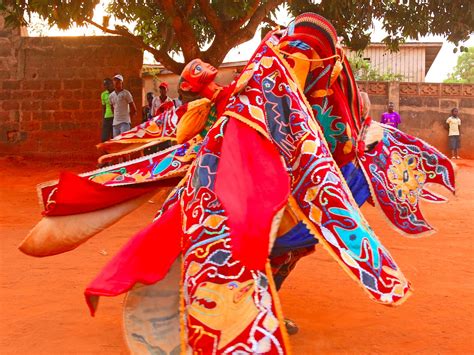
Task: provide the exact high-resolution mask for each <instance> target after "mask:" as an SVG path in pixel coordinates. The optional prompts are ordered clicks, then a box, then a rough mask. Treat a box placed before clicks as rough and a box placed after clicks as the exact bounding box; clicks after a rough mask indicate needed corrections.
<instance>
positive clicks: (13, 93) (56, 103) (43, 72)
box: [0, 17, 143, 160]
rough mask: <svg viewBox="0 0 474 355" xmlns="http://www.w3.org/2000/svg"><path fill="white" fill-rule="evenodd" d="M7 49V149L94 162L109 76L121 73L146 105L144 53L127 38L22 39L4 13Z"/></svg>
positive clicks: (1, 53)
mask: <svg viewBox="0 0 474 355" xmlns="http://www.w3.org/2000/svg"><path fill="white" fill-rule="evenodd" d="M0 48H1V49H0V154H2V155H8V154H14V155H23V156H29V157H37V158H52V159H69V160H70V159H83V160H84V159H86V160H94V159H95V158H96V157H97V154H98V153H97V150H96V148H95V145H96V144H97V143H99V142H100V132H101V122H102V106H101V102H100V94H101V92H102V91H103V88H102V82H103V79H104V78H105V77H112V76H113V75H114V74H116V73H121V74H122V75H123V76H124V78H125V80H124V86H125V88H126V89H128V90H129V91H130V92H131V93H132V95H133V97H134V100H135V103H136V105H137V109H138V110H140V109H141V102H142V97H141V96H142V79H141V68H142V63H143V52H142V51H141V50H140V49H138V48H136V47H135V46H134V45H133V44H132V43H131V42H130V41H129V40H127V39H125V38H122V37H112V36H103V37H44V38H33V37H31V38H29V37H21V36H20V33H19V30H10V29H7V28H5V27H4V23H3V19H2V18H1V17H0ZM139 112H140V111H139ZM139 116H140V115H137V117H136V118H135V120H136V121H135V122H133V123H132V124H138V123H139V121H140V119H141V117H139Z"/></svg>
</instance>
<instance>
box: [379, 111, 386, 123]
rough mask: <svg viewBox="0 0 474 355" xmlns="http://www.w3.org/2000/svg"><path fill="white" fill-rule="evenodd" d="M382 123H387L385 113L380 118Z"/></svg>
mask: <svg viewBox="0 0 474 355" xmlns="http://www.w3.org/2000/svg"><path fill="white" fill-rule="evenodd" d="M380 123H385V113H382V115H381V116H380Z"/></svg>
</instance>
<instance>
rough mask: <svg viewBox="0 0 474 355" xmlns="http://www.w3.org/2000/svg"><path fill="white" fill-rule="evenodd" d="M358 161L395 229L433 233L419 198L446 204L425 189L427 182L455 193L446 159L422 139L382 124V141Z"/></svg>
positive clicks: (451, 173)
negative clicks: (422, 210)
mask: <svg viewBox="0 0 474 355" xmlns="http://www.w3.org/2000/svg"><path fill="white" fill-rule="evenodd" d="M371 124H372V125H377V124H378V123H377V122H373V123H371ZM360 162H361V166H362V168H363V169H364V172H365V175H366V177H367V181H369V183H370V185H371V190H372V195H373V196H375V200H376V201H377V204H378V206H380V208H381V210H382V211H383V213H384V214H385V216H386V217H387V218H388V220H389V221H390V222H391V223H392V224H393V225H394V226H395V227H396V228H397V229H399V230H400V231H402V232H404V233H406V234H408V235H411V236H416V235H419V234H421V233H424V232H429V231H432V230H433V227H431V226H430V225H429V224H428V222H427V221H426V220H425V218H424V217H423V214H422V213H421V208H420V207H421V206H420V199H425V200H428V201H431V202H443V201H445V199H444V198H443V197H441V196H439V195H436V194H434V193H432V192H430V191H428V190H427V189H426V188H425V186H426V184H429V183H433V184H439V185H441V186H444V187H445V188H447V189H448V190H449V191H451V192H454V168H453V164H452V163H451V161H450V160H449V159H448V158H447V157H446V156H444V155H443V154H441V153H440V152H438V151H437V150H436V149H435V148H433V147H431V146H430V145H428V144H427V143H425V142H423V141H422V140H421V139H418V138H416V137H412V136H409V135H408V134H405V133H403V132H401V131H399V130H397V129H396V128H393V127H389V126H386V125H383V138H382V139H381V140H380V142H378V144H377V145H376V146H375V147H374V148H373V149H372V150H371V151H369V152H365V153H364V155H363V156H361V157H360Z"/></svg>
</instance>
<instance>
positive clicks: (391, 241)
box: [0, 160, 474, 354]
mask: <svg viewBox="0 0 474 355" xmlns="http://www.w3.org/2000/svg"><path fill="white" fill-rule="evenodd" d="M458 166H459V172H458V181H457V185H458V192H457V194H456V196H454V197H451V200H450V202H449V203H447V204H443V205H433V204H427V203H426V204H425V205H424V206H423V207H424V212H425V214H426V216H427V217H428V219H429V220H430V222H432V224H433V225H435V226H436V227H437V228H438V230H439V231H438V233H437V234H435V235H434V236H431V237H427V238H422V239H418V240H415V239H407V238H403V237H401V236H399V235H398V234H397V233H396V232H394V231H393V230H391V229H390V228H389V227H388V225H387V224H386V223H385V222H384V220H383V218H382V217H381V215H379V213H378V212H377V211H376V210H375V209H374V208H371V207H370V206H369V207H366V208H364V209H363V211H364V214H365V215H366V217H367V218H368V220H369V221H370V222H371V226H372V227H373V228H374V230H375V231H376V233H377V234H378V235H379V236H380V238H381V239H382V241H383V242H384V244H385V245H386V246H387V248H388V249H389V250H390V251H391V254H392V256H393V257H394V258H395V260H396V261H397V262H398V264H399V266H400V267H401V269H402V270H403V271H404V273H405V275H406V276H407V278H408V279H410V281H411V282H412V284H413V286H414V288H415V292H414V294H413V295H412V296H411V298H410V299H408V300H407V302H405V303H404V304H403V305H402V306H400V307H395V308H391V307H385V306H381V305H378V304H375V303H374V302H372V301H370V300H369V299H368V298H367V296H366V295H365V294H364V292H363V291H362V290H361V289H360V288H359V287H358V286H357V285H356V284H355V283H354V282H353V281H352V280H350V279H349V277H347V276H346V275H345V273H344V272H343V271H342V270H341V269H340V268H339V267H338V266H337V265H336V263H335V262H334V261H333V260H332V259H331V257H330V256H329V255H328V254H327V253H326V252H325V251H324V250H323V249H322V248H319V249H317V251H316V253H315V254H313V255H311V256H309V257H307V258H305V259H304V260H302V261H301V263H300V264H299V265H298V266H297V268H296V270H295V271H294V273H293V274H292V275H291V276H290V278H289V280H288V281H287V283H286V284H285V285H284V287H283V290H282V291H281V300H282V305H283V310H284V313H285V316H287V317H289V318H291V319H293V320H294V321H296V322H297V323H298V325H299V327H300V332H299V333H298V334H297V335H295V336H292V337H291V338H290V339H291V344H292V348H293V352H294V353H295V354H313V353H325V354H331V353H338V354H339V353H346V354H348V353H357V354H368V353H374V354H375V353H376V354H382V353H383V354H392V353H398V354H408V353H417V354H420V353H421V354H465V353H474V341H473V339H474V314H473V313H474V271H473V270H474V257H473V251H474V250H473V237H472V236H471V229H473V228H474V227H473V221H474V188H473V185H474V161H468V160H459V161H458ZM0 168H1V171H2V178H1V182H2V183H1V184H0V236H1V237H0V253H1V254H0V268H1V270H0V275H1V276H0V287H1V288H0V307H1V308H0V311H1V318H0V319H1V321H0V353H1V354H13V353H15V354H58V353H62V354H65V353H74V354H126V353H127V351H126V348H125V346H124V343H123V340H122V330H121V302H122V298H112V299H109V298H102V299H101V304H100V307H99V311H98V314H97V316H96V317H95V318H92V317H90V316H89V314H88V310H87V307H86V304H85V302H84V298H83V289H84V287H85V286H86V285H87V283H88V282H89V281H90V280H91V279H92V278H93V277H94V276H95V275H96V274H97V273H98V271H99V270H100V269H101V267H102V266H103V265H104V264H105V263H106V262H107V261H108V260H109V259H110V258H111V257H112V256H113V255H114V253H115V252H116V251H117V250H118V249H119V248H120V246H121V245H123V244H124V243H125V242H126V241H127V239H128V238H129V237H130V236H131V235H133V234H134V233H135V232H136V231H138V230H139V229H140V228H141V227H142V226H144V225H145V224H146V223H147V222H148V221H150V219H151V217H152V216H153V214H154V213H155V210H156V208H157V206H156V205H153V204H146V205H145V206H143V207H142V208H140V209H139V210H137V211H135V212H134V213H132V214H131V215H129V216H127V217H126V218H125V219H123V220H122V221H120V222H119V223H117V224H116V225H114V226H113V227H111V228H110V229H108V230H107V231H105V232H103V233H101V234H99V235H98V236H96V237H95V238H93V239H92V240H91V241H89V242H88V243H86V244H85V245H83V246H82V247H80V248H79V249H77V250H75V251H73V252H70V253H67V254H64V255H59V256H55V257H50V258H44V259H35V258H32V257H28V256H25V255H23V254H21V253H20V252H19V251H18V250H17V249H16V247H17V245H18V244H19V242H20V241H21V240H22V239H23V237H24V236H25V235H26V234H27V232H28V230H29V229H30V228H31V227H32V226H33V225H34V224H35V223H36V221H38V220H39V217H40V208H39V206H38V203H37V199H36V192H35V185H36V184H37V183H39V182H43V181H46V180H49V179H54V178H56V177H57V175H58V171H59V170H61V169H67V170H72V171H75V172H79V171H84V170H87V169H88V168H91V167H86V166H66V165H64V166H57V165H45V164H33V163H25V162H24V161H16V160H0ZM438 191H439V190H438Z"/></svg>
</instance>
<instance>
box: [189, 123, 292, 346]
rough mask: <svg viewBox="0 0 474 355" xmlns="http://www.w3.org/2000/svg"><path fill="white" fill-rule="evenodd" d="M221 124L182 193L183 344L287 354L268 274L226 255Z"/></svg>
mask: <svg viewBox="0 0 474 355" xmlns="http://www.w3.org/2000/svg"><path fill="white" fill-rule="evenodd" d="M226 123H227V120H220V121H218V122H217V124H216V125H215V126H214V127H213V128H211V130H210V131H209V133H208V135H207V136H206V139H205V140H204V142H203V147H202V149H201V151H200V152H199V154H198V156H197V158H196V161H195V163H194V164H193V165H192V168H191V171H190V178H189V179H188V180H187V184H186V187H185V189H184V191H183V193H182V200H181V206H182V213H183V231H184V234H185V236H184V240H183V261H184V265H183V277H184V279H183V283H182V284H183V290H182V292H183V297H184V306H185V309H186V314H187V317H186V318H185V319H184V322H185V324H186V329H187V341H188V345H189V346H190V347H191V348H192V349H193V350H194V352H196V353H201V354H224V353H254V354H255V353H259V354H260V353H272V354H284V353H287V349H286V345H285V344H284V341H283V335H282V330H281V328H280V327H281V325H282V324H283V322H282V319H281V318H280V319H279V317H278V315H277V312H278V310H277V307H278V305H277V304H276V303H275V302H276V301H275V300H277V299H278V295H277V294H276V291H274V290H272V287H271V283H272V282H273V281H272V280H271V273H270V272H269V270H270V268H269V266H268V268H267V270H268V272H267V270H251V269H248V268H246V267H245V266H243V265H242V263H241V262H239V260H236V259H235V258H234V257H233V256H232V250H231V243H230V230H229V227H228V225H227V223H226V220H227V217H226V215H225V210H224V208H223V206H222V204H221V202H220V201H219V199H218V198H217V196H216V193H215V182H216V173H217V167H218V164H219V159H220V153H219V152H220V150H221V146H222V140H223V139H224V137H225V126H226Z"/></svg>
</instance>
